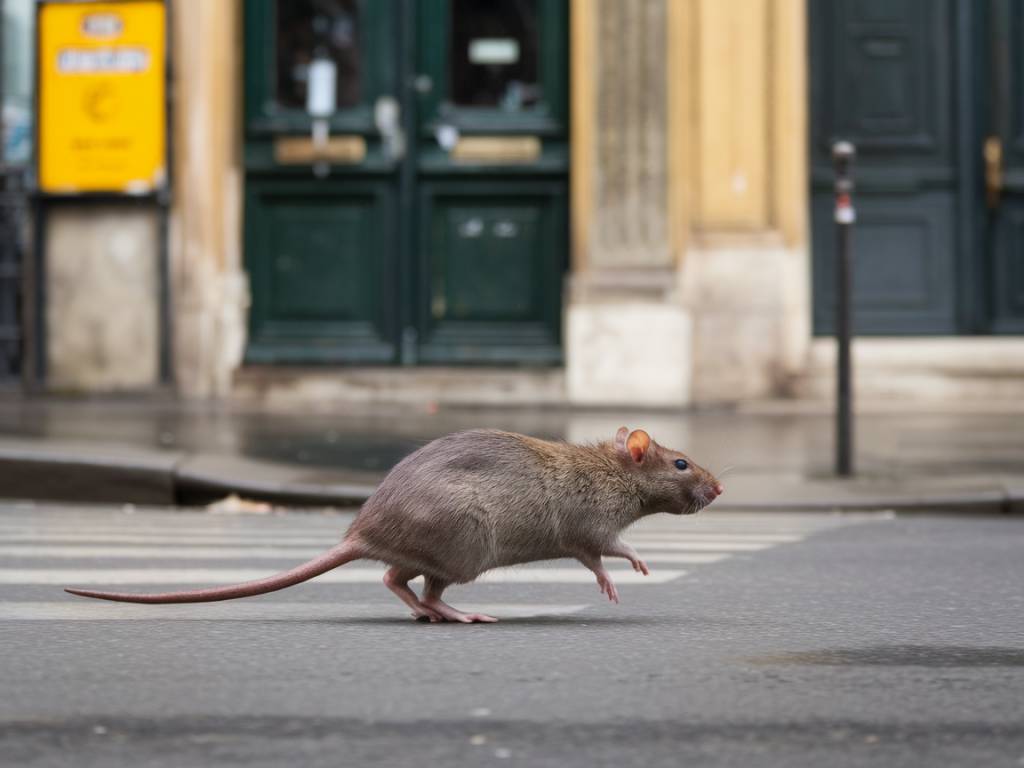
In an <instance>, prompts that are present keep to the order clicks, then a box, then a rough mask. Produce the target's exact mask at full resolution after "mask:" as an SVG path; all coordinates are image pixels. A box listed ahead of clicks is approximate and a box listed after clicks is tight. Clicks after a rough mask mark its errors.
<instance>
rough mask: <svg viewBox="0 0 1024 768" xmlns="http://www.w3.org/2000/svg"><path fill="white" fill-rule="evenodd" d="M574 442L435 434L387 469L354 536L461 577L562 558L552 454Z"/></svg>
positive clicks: (430, 569) (378, 551)
mask: <svg viewBox="0 0 1024 768" xmlns="http://www.w3.org/2000/svg"><path fill="white" fill-rule="evenodd" d="M571 448H572V447H571V446H556V444H552V443H546V442H544V441H541V440H536V439H534V438H530V437H525V436H523V435H517V434H514V433H512V432H501V431H498V430H473V431H469V432H458V433H455V434H452V435H447V436H445V437H442V438H439V439H437V440H434V441H433V442H431V443H428V444H427V445H425V446H423V447H422V448H420V449H419V450H417V451H415V452H414V453H412V454H410V455H409V456H407V457H406V458H405V459H403V460H402V461H401V462H399V464H398V465H396V466H395V468H394V469H392V470H391V472H390V473H388V475H387V477H385V478H384V480H383V481H382V482H381V484H380V486H379V487H378V489H377V490H376V492H375V493H374V494H373V496H371V497H370V499H369V500H368V501H367V502H366V504H365V505H364V506H363V509H362V511H361V512H360V513H359V517H358V518H357V519H356V521H355V522H354V523H353V525H352V528H351V529H350V530H349V534H348V535H349V536H350V537H351V536H358V537H359V539H360V540H362V541H363V542H364V543H365V544H366V546H367V547H368V549H369V550H370V551H371V552H372V553H373V554H372V555H371V556H372V557H374V558H375V559H379V560H381V561H383V562H386V563H390V564H397V565H408V566H409V567H410V568H411V569H415V570H417V571H421V572H424V573H428V574H432V575H436V576H438V577H440V578H444V579H447V580H451V581H457V582H464V581H471V580H472V579H474V578H476V576H478V575H479V574H480V573H482V572H483V571H485V570H487V569H489V568H493V567H495V566H497V565H505V564H509V563H512V562H526V561H530V560H538V559H545V558H550V557H557V556H559V555H561V554H562V552H561V550H560V547H559V545H558V541H559V524H560V520H559V517H558V515H557V514H556V513H555V510H554V506H553V504H552V503H551V499H552V498H553V497H554V495H555V493H556V491H557V485H558V483H559V478H558V476H557V475H558V472H557V469H555V468H553V467H552V464H551V460H550V455H551V453H552V452H553V451H554V452H557V451H558V450H565V449H570V450H571Z"/></svg>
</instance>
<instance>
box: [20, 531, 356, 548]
mask: <svg viewBox="0 0 1024 768" xmlns="http://www.w3.org/2000/svg"><path fill="white" fill-rule="evenodd" d="M23 541H28V542H35V541H38V542H54V543H56V542H85V543H94V544H184V545H189V544H214V545H220V546H240V547H244V546H252V544H254V543H259V542H260V541H265V542H266V543H268V544H277V545H281V546H287V545H295V546H318V547H326V546H331V545H332V544H337V543H338V542H339V541H341V536H340V535H339V536H279V535H277V534H275V533H274V532H273V531H266V532H265V533H264V535H262V536H260V537H259V539H258V540H256V539H250V540H242V539H240V538H238V537H235V536H232V535H230V534H220V535H215V536H178V535H175V534H171V535H167V536H164V535H155V534H134V533H110V534H96V533H37V534H20V533H18V534H10V535H6V536H0V544H11V543H16V542H23Z"/></svg>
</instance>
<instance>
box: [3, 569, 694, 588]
mask: <svg viewBox="0 0 1024 768" xmlns="http://www.w3.org/2000/svg"><path fill="white" fill-rule="evenodd" d="M383 572H384V569H383V568H339V569H338V570H336V571H329V572H328V573H325V574H323V575H321V576H317V577H316V578H315V579H312V581H314V582H317V583H319V584H370V583H374V584H375V583H377V582H379V581H380V580H381V578H382V574H383ZM273 575H274V573H273V572H268V571H264V570H256V569H245V568H188V569H184V568H20V569H14V568H3V569H0V584H40V585H56V586H65V587H75V586H84V585H87V584H88V585H92V584H110V585H115V584H158V585H178V584H196V585H204V584H206V585H215V584H235V583H239V582H243V581H255V580H257V579H264V578H266V577H268V576H273ZM685 575H686V571H680V570H659V571H654V572H652V573H651V575H650V576H644V575H643V574H640V573H636V572H634V571H632V570H628V571H627V570H622V571H615V572H614V576H615V580H616V581H617V582H618V583H620V584H664V583H666V582H669V581H674V580H675V579H678V578H680V577H681V576H685ZM478 581H479V582H484V583H489V584H589V583H592V582H594V574H592V573H591V572H590V571H588V570H587V569H585V568H583V567H576V568H496V569H495V570H493V571H488V572H487V573H485V574H484V575H483V576H481V577H480V578H479V579H478Z"/></svg>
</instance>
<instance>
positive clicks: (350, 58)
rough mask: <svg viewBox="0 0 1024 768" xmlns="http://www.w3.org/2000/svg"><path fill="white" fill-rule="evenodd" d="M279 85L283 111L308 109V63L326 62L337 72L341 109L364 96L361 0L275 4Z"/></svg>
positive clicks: (293, 0) (296, 0)
mask: <svg viewBox="0 0 1024 768" xmlns="http://www.w3.org/2000/svg"><path fill="white" fill-rule="evenodd" d="M276 11H277V17H276V18H277V27H276V34H277V85H276V89H275V91H276V92H275V97H276V100H277V103H278V105H279V106H281V107H285V108H288V109H301V110H305V108H306V96H307V90H308V85H309V70H310V64H311V63H312V62H313V61H314V60H315V59H327V60H329V61H331V62H333V63H334V65H335V67H336V72H337V75H336V91H337V92H336V104H337V108H338V109H345V108H347V107H353V106H355V105H356V104H358V103H359V101H360V99H361V97H362V71H361V68H360V41H359V0H277V4H276Z"/></svg>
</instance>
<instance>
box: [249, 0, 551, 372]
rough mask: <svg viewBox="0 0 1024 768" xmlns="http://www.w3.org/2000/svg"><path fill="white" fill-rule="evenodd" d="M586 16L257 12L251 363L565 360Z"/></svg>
mask: <svg viewBox="0 0 1024 768" xmlns="http://www.w3.org/2000/svg"><path fill="white" fill-rule="evenodd" d="M566 6H567V3H566V2H557V1H555V0H429V2H416V1H415V0H247V1H246V3H245V88H246V94H245V95H246V99H245V102H246V106H245V145H244V146H245V150H244V151H245V157H244V164H245V174H246V177H245V259H246V265H247V269H248V271H249V274H250V279H251V284H252V308H251V313H250V318H251V319H250V339H249V345H248V350H247V360H248V361H249V362H251V363H338V364H342V363H355V364H392V363H402V364H417V363H420V364H448V363H476V364H512V363H536V364H546V363H556V362H558V361H559V360H560V358H561V346H560V316H561V293H562V280H563V276H564V273H565V269H566V266H567V250H568V249H567V240H568V235H567V216H568V213H567V197H568V121H567V60H568V56H567V41H568V31H567V25H568V18H567V15H568V11H567V7H566ZM325 70H326V72H327V74H326V75H325ZM311 92H312V103H311V100H310V97H311ZM325 99H326V101H327V103H328V111H329V112H330V114H329V115H327V116H325V117H323V118H322V121H323V122H321V123H320V127H319V128H317V129H316V130H318V131H319V134H318V136H317V137H316V138H313V137H312V134H313V132H314V119H313V118H312V117H310V109H313V110H314V111H315V110H318V109H322V108H323V104H324V100H325ZM325 114H326V113H325ZM323 128H326V129H327V130H326V131H324V130H323Z"/></svg>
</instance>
